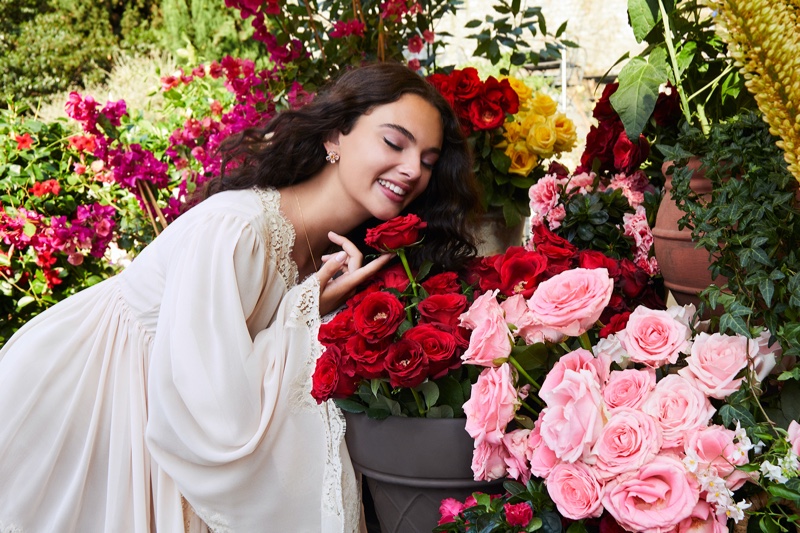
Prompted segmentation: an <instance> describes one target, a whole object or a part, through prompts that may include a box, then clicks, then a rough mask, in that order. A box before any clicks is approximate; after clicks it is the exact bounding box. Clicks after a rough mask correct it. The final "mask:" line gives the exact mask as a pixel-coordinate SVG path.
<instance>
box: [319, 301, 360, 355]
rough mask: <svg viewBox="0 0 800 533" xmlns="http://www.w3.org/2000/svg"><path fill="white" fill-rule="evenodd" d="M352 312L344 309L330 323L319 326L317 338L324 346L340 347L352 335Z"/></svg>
mask: <svg viewBox="0 0 800 533" xmlns="http://www.w3.org/2000/svg"><path fill="white" fill-rule="evenodd" d="M354 331H355V330H354V329H353V310H352V309H350V308H347V307H346V308H344V309H342V310H341V311H340V312H339V313H336V315H335V316H334V317H333V318H332V319H331V321H330V322H326V323H324V324H320V326H319V334H318V335H317V338H318V339H319V342H321V343H322V344H324V345H325V346H330V345H332V344H337V345H342V344H344V343H345V342H346V341H347V339H348V338H350V337H351V336H352V335H353V332H354Z"/></svg>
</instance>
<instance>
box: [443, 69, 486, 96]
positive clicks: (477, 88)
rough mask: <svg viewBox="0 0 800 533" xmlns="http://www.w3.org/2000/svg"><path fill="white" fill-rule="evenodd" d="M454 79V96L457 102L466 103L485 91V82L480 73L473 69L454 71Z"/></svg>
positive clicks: (452, 74) (452, 75)
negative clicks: (482, 90)
mask: <svg viewBox="0 0 800 533" xmlns="http://www.w3.org/2000/svg"><path fill="white" fill-rule="evenodd" d="M450 76H451V77H452V81H451V83H452V87H453V95H454V97H455V99H456V100H457V101H461V102H466V101H468V100H471V99H473V98H475V97H476V96H478V94H480V92H481V89H483V82H482V81H481V79H480V77H479V76H478V71H477V70H476V69H475V68H473V67H467V68H464V69H461V70H454V71H453V72H452V73H451V74H450Z"/></svg>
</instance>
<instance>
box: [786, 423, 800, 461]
mask: <svg viewBox="0 0 800 533" xmlns="http://www.w3.org/2000/svg"><path fill="white" fill-rule="evenodd" d="M788 433H789V435H788V437H787V439H788V441H789V444H791V446H792V451H793V452H794V454H795V455H798V456H800V424H798V423H797V422H796V421H795V420H792V423H791V424H789V430H788Z"/></svg>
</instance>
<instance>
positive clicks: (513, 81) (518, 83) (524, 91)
mask: <svg viewBox="0 0 800 533" xmlns="http://www.w3.org/2000/svg"><path fill="white" fill-rule="evenodd" d="M506 79H507V80H508V83H509V84H510V85H511V88H512V89H514V92H515V93H517V96H519V103H520V106H524V105H525V103H526V102H527V101H528V99H529V98H530V97H531V94H532V93H533V91H532V90H531V88H530V87H528V86H527V85H525V82H523V81H522V80H518V79H517V78H512V77H511V76H508V77H507V78H506Z"/></svg>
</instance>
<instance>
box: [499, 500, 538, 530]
mask: <svg viewBox="0 0 800 533" xmlns="http://www.w3.org/2000/svg"><path fill="white" fill-rule="evenodd" d="M503 509H504V510H505V512H506V522H508V525H509V526H512V527H527V526H528V524H530V523H531V520H533V510H532V509H531V506H530V505H528V504H527V503H525V502H520V503H507V504H505V505H504V506H503Z"/></svg>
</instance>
